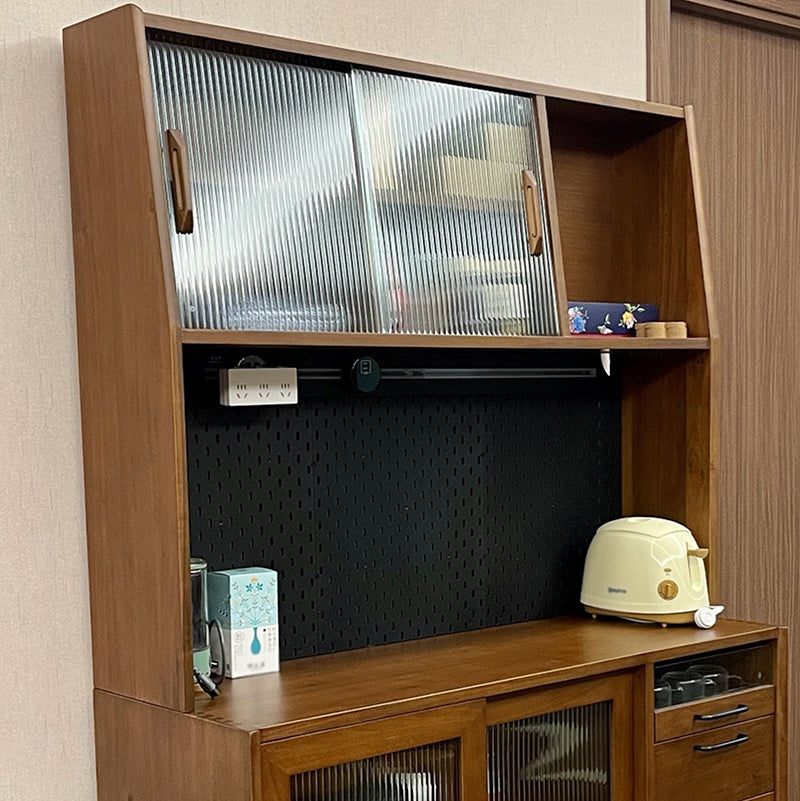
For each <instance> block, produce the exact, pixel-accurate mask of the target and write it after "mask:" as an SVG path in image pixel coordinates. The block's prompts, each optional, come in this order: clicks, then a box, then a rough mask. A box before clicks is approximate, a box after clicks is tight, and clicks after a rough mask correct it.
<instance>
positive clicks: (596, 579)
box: [581, 517, 716, 628]
mask: <svg viewBox="0 0 800 801" xmlns="http://www.w3.org/2000/svg"><path fill="white" fill-rule="evenodd" d="M706 556H708V549H707V548H700V547H698V545H697V542H696V541H695V539H694V537H693V536H692V532H691V531H689V529H688V528H686V526H682V525H681V524H680V523H675V522H674V521H672V520H664V519H662V518H660V517H623V518H620V519H619V520H612V521H610V522H609V523H606V524H604V525H602V526H600V528H598V529H597V533H596V534H595V536H594V539H593V540H592V543H591V545H590V546H589V552H588V553H587V554H586V563H585V565H584V569H583V587H582V589H581V603H582V604H583V605H584V607H585V608H586V611H587V612H589V614H591V615H593V616H595V617H596V616H597V615H613V616H616V617H623V618H628V619H632V620H642V621H652V622H656V623H661V624H662V625H664V626H666V625H667V624H670V623H692V622H697V624H698V625H699V626H702V627H703V628H707V627H708V626H704V625H703V624H702V622H701V619H704V618H703V616H704V615H706V614H707V609H706V608H708V585H707V583H706V571H705V565H704V564H703V560H704V559H705V558H706ZM711 609H712V610H713V609H716V607H711ZM698 610H701V612H699V613H698ZM696 613H697V615H696ZM698 615H699V617H698ZM715 616H716V613H714V614H713V619H715ZM713 619H712V622H711V625H713Z"/></svg>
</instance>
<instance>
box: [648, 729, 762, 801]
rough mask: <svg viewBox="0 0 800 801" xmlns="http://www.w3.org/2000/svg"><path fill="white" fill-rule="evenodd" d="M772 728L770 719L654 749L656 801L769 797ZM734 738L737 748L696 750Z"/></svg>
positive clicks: (682, 739) (733, 746)
mask: <svg viewBox="0 0 800 801" xmlns="http://www.w3.org/2000/svg"><path fill="white" fill-rule="evenodd" d="M774 727H775V718H774V717H772V716H770V717H766V718H759V719H758V720H751V721H748V722H747V723H742V724H734V725H733V726H724V727H722V728H718V729H715V730H714V731H709V732H704V733H703V734H696V735H694V736H692V737H682V738H681V739H679V740H670V741H669V742H666V743H661V744H659V745H657V746H656V801H675V799H680V801H739V799H746V798H752V797H754V796H758V795H761V794H764V793H769V792H771V791H772V790H773V789H774V786H775V780H774V767H775V765H774V761H775V760H774V747H775V744H774V740H775V731H774ZM745 737H746V738H747V739H746V740H744V738H745ZM737 738H738V739H740V740H742V741H741V742H738V743H737V744H735V745H727V746H725V745H723V747H722V748H719V749H718V750H713V751H699V750H697V747H698V746H701V747H708V746H715V745H722V744H725V743H731V742H733V741H735V740H737Z"/></svg>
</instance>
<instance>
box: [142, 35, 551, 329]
mask: <svg viewBox="0 0 800 801" xmlns="http://www.w3.org/2000/svg"><path fill="white" fill-rule="evenodd" d="M148 47H149V54H150V66H151V75H152V84H153V93H154V97H155V111H156V122H157V127H158V130H159V132H160V133H162V134H164V142H163V143H162V154H163V170H164V179H165V185H166V186H167V187H168V188H169V187H170V186H173V183H174V187H173V188H175V187H178V186H179V185H180V187H181V189H180V191H177V190H176V191H175V192H169V191H168V193H167V195H168V196H167V203H168V205H169V211H170V213H171V214H172V215H174V216H175V217H176V221H177V220H178V219H179V218H181V214H182V212H184V211H185V210H183V209H182V208H179V206H180V205H181V204H182V203H184V202H186V203H188V198H189V197H191V205H192V207H193V208H192V209H191V219H192V221H191V222H190V223H188V224H187V223H186V219H188V218H187V217H186V215H185V214H184V215H183V218H182V219H183V223H181V224H178V227H176V226H175V225H173V226H170V240H171V245H172V259H173V264H174V269H175V278H176V285H177V290H178V296H179V302H180V309H181V317H182V324H183V325H184V327H187V328H218V329H253V330H280V331H352V332H371V333H391V332H402V333H422V334H481V335H516V334H555V333H557V323H556V312H555V292H554V281H553V271H552V265H551V261H550V247H549V232H548V230H547V224H546V219H547V215H546V214H543V213H542V209H543V208H544V195H543V191H542V182H541V180H540V178H539V172H540V169H539V153H538V146H537V135H536V127H535V120H534V114H533V101H532V99H531V98H529V97H520V96H516V95H510V94H505V93H501V92H492V91H487V90H482V89H475V88H470V87H464V86H456V85H451V84H444V83H440V82H436V81H427V80H420V79H415V78H408V77H402V76H395V75H388V74H383V73H373V72H368V71H364V70H355V69H353V70H351V69H350V68H348V67H346V66H344V67H342V68H327V67H321V66H309V65H308V64H304V63H290V62H288V61H285V60H280V59H279V60H272V59H269V58H262V57H258V56H252V55H242V54H238V53H232V52H223V51H220V50H216V49H208V50H206V49H202V48H198V47H194V46H186V45H182V44H174V43H171V42H163V41H158V40H155V39H154V40H151V41H150V42H149V45H148ZM167 131H177V132H178V136H179V137H180V136H182V137H183V138H184V139H185V152H183V153H182V154H179V156H180V159H181V164H180V165H177V166H176V163H175V162H174V161H172V160H171V159H172V158H173V152H172V150H171V147H172V146H171V145H170V144H168V142H170V141H171V140H169V139H168V138H167V135H166V132H167ZM184 160H185V164H183V161H184ZM525 176H528V178H525ZM181 178H183V179H185V181H186V183H185V185H184V184H183V181H182V180H179V179H181ZM525 181H527V183H525ZM176 212H177V213H176ZM534 217H535V220H534V222H533V223H532V219H533V218H534ZM532 225H533V228H534V229H536V231H537V234H536V236H537V237H538V238H537V239H536V241H537V243H541V245H543V247H542V246H536V247H535V246H534V245H532V244H531V242H532V240H531V236H532V234H531V230H532V228H531V227H532ZM178 228H181V231H182V232H179V231H178ZM532 252H536V253H537V254H538V255H532Z"/></svg>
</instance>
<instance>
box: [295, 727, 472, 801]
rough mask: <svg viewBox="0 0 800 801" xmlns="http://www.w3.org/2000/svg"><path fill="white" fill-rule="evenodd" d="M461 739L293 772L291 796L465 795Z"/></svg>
mask: <svg viewBox="0 0 800 801" xmlns="http://www.w3.org/2000/svg"><path fill="white" fill-rule="evenodd" d="M459 785H460V781H459V764H458V741H457V740H447V741H445V742H440V743H432V744H430V745H422V746H419V747H417V748H409V749H406V750H404V751H395V752H394V753H391V754H382V755H380V756H375V757H369V758H367V759H360V760H357V761H354V762H345V763H344V764H341V765H333V766H332V767H327V768H319V769H317V770H310V771H306V772H304V773H300V774H297V775H296V776H292V780H291V788H292V791H291V801H355V799H364V801H460V798H461V794H460V787H459Z"/></svg>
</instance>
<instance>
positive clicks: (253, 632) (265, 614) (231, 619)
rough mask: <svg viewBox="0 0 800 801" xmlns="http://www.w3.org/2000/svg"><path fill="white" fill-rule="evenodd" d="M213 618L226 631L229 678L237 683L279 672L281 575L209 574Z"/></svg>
mask: <svg viewBox="0 0 800 801" xmlns="http://www.w3.org/2000/svg"><path fill="white" fill-rule="evenodd" d="M208 608H209V617H210V618H211V619H214V618H216V619H217V620H218V621H219V624H220V627H221V628H222V640H223V642H224V644H225V675H226V676H227V677H228V678H231V679H235V678H238V677H240V676H255V675H256V674H258V673H272V672H274V671H276V670H278V669H279V667H280V665H279V661H280V660H279V654H278V574H277V573H276V572H275V571H274V570H270V569H269V568H267V567H240V568H238V569H237V570H220V571H218V572H216V573H209V574H208Z"/></svg>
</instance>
